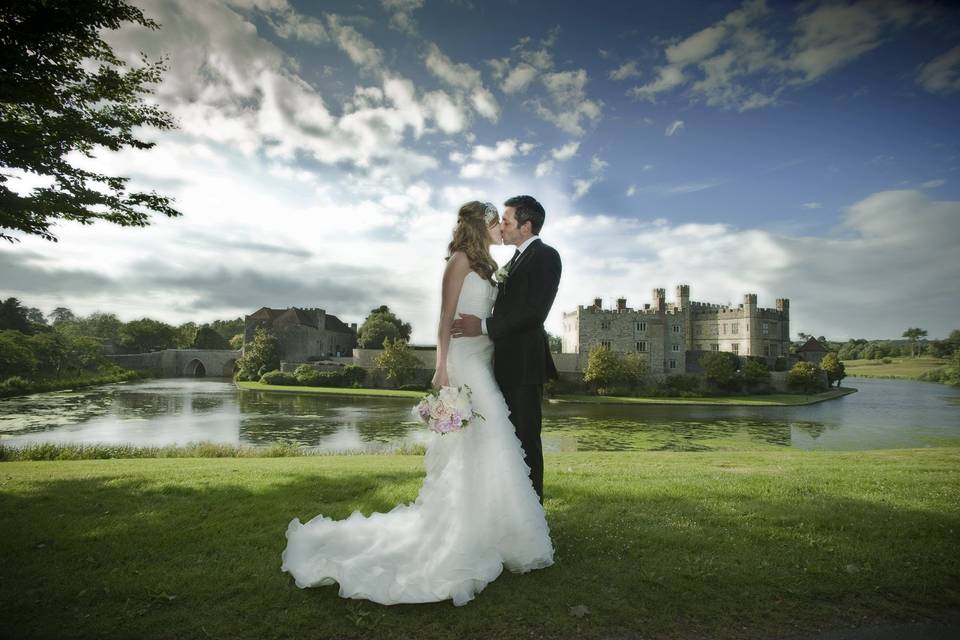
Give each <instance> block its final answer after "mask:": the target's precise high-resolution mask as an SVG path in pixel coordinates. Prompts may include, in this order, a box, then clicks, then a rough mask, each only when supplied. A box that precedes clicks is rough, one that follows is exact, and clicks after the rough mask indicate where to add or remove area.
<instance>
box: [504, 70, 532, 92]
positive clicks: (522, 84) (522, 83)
mask: <svg viewBox="0 0 960 640" xmlns="http://www.w3.org/2000/svg"><path fill="white" fill-rule="evenodd" d="M536 77H537V70H536V69H535V68H533V66H531V65H529V64H527V63H526V62H521V63H520V64H519V65H517V66H516V67H515V68H514V69H512V70H511V71H510V73H508V74H507V77H506V78H504V79H503V83H502V84H501V85H500V88H501V89H503V92H504V93H519V92H521V91H524V90H525V89H526V88H527V87H529V86H530V83H531V82H533V79H534V78H536Z"/></svg>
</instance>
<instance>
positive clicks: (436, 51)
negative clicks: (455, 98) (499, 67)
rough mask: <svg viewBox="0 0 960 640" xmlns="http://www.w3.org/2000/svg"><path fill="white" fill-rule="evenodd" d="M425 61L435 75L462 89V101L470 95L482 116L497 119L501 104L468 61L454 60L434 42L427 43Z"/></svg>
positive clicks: (471, 103) (494, 120) (472, 104)
mask: <svg viewBox="0 0 960 640" xmlns="http://www.w3.org/2000/svg"><path fill="white" fill-rule="evenodd" d="M424 62H425V63H426V65H427V69H428V70H429V71H430V72H431V73H432V74H433V75H435V76H436V77H438V78H440V79H441V80H443V81H444V82H446V83H447V84H448V85H450V86H451V87H454V88H456V89H458V90H460V96H459V97H460V100H461V101H463V97H462V96H465V95H468V96H469V104H470V105H471V106H472V107H473V108H474V109H475V110H476V112H477V113H479V114H480V116H481V117H483V118H486V119H487V120H490V121H491V122H496V121H497V119H498V118H499V116H500V105H499V104H498V103H497V99H496V98H494V96H493V94H492V93H491V92H490V90H489V89H487V88H486V87H485V86H484V84H483V80H482V78H481V76H480V72H479V71H477V70H476V69H474V68H473V67H471V66H470V65H468V64H466V63H456V62H453V61H452V60H451V59H450V58H449V57H447V55H446V54H444V53H443V51H441V50H440V47H438V46H437V45H436V44H434V43H432V42H431V43H429V44H428V45H427V53H426V55H425V56H424Z"/></svg>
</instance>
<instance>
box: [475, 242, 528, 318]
mask: <svg viewBox="0 0 960 640" xmlns="http://www.w3.org/2000/svg"><path fill="white" fill-rule="evenodd" d="M539 239H540V236H530V237H529V238H527V239H526V240H524V241H523V242H521V243H520V245H519V246H518V247H517V251H519V252H520V253H518V254H517V260H519V259H520V256H522V255H523V251H524V249H526V248H527V247H529V246H530V243H532V242H533V241H534V240H539ZM480 333H482V334H483V335H487V319H486V318H481V319H480Z"/></svg>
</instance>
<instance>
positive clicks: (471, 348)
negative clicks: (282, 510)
mask: <svg viewBox="0 0 960 640" xmlns="http://www.w3.org/2000/svg"><path fill="white" fill-rule="evenodd" d="M495 298H496V288H495V287H494V286H493V285H491V284H490V283H489V282H487V281H486V280H484V279H483V278H481V277H480V276H479V275H477V274H476V273H474V272H473V271H471V272H469V273H468V274H467V276H466V278H465V279H464V282H463V287H462V290H461V292H460V298H459V300H458V301H457V313H469V314H472V315H475V316H478V317H481V318H484V317H488V316H489V315H490V310H491V309H492V307H493V301H494V299H495ZM447 372H448V374H449V377H450V384H451V385H452V386H459V385H462V384H466V385H469V386H470V389H471V392H472V398H473V403H474V405H475V407H476V410H477V411H478V412H479V413H480V414H481V415H482V416H484V419H479V418H478V419H477V420H476V421H474V422H472V423H471V424H469V425H468V426H467V427H466V428H465V429H463V430H462V431H459V432H454V433H449V434H445V435H439V434H436V433H433V432H430V440H429V441H428V444H427V451H426V456H425V458H424V465H425V467H426V477H425V478H424V481H423V486H422V487H421V489H420V492H419V494H418V495H417V498H416V500H415V501H414V502H412V503H410V504H402V505H398V506H396V507H394V508H393V509H392V510H391V511H389V512H388V513H379V512H377V513H373V514H371V515H370V516H369V517H366V516H364V515H363V514H361V513H360V512H359V511H354V512H353V513H352V514H351V515H350V516H349V517H347V518H345V519H343V520H333V519H331V518H329V517H326V516H323V515H318V516H316V517H315V518H313V519H312V520H310V521H309V522H307V523H306V524H302V523H301V522H300V520H299V519H298V518H294V519H293V520H292V521H291V522H290V525H289V526H288V528H287V548H286V550H284V552H283V566H282V570H283V571H288V572H290V574H291V575H293V577H294V578H295V580H296V584H297V586H298V587H300V588H306V587H314V586H320V585H331V584H333V583H334V582H336V583H339V585H340V596H342V597H345V598H363V599H367V600H372V601H373V602H379V603H380V604H397V603H411V602H438V601H442V600H447V599H452V600H453V604H454V605H457V606H462V605H464V604H466V603H467V602H469V601H470V600H472V599H473V598H474V596H475V595H476V594H477V593H479V592H480V591H482V590H483V588H484V587H485V586H486V585H487V584H488V583H490V582H492V581H493V580H495V579H496V578H497V576H499V575H500V573H501V571H503V567H504V566H506V567H507V568H508V569H509V570H511V571H513V572H519V573H525V572H527V571H530V570H532V569H540V568H543V567H548V566H550V565H552V564H553V544H552V542H551V540H550V530H549V528H548V527H547V520H546V514H545V512H544V510H543V507H542V506H541V504H540V501H539V499H538V498H537V494H536V492H535V491H534V489H533V484H532V482H531V481H530V477H529V474H530V468H529V467H528V466H527V465H526V463H525V462H524V460H523V457H524V456H523V449H522V448H521V445H520V440H519V439H517V436H516V434H515V432H514V429H513V425H512V424H511V423H510V420H509V413H508V411H507V405H506V403H505V402H504V400H503V396H502V395H501V393H500V389H499V388H498V387H497V384H496V382H495V381H494V378H493V344H492V343H491V342H490V339H489V338H488V337H487V336H485V335H481V336H477V337H473V338H456V339H451V340H450V349H449V352H448V356H447Z"/></svg>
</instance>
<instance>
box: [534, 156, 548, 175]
mask: <svg viewBox="0 0 960 640" xmlns="http://www.w3.org/2000/svg"><path fill="white" fill-rule="evenodd" d="M551 173H553V160H542V161H540V162H538V163H537V168H536V169H535V170H534V172H533V175H535V176H536V177H538V178H543V177H544V176H548V175H550V174H551Z"/></svg>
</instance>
